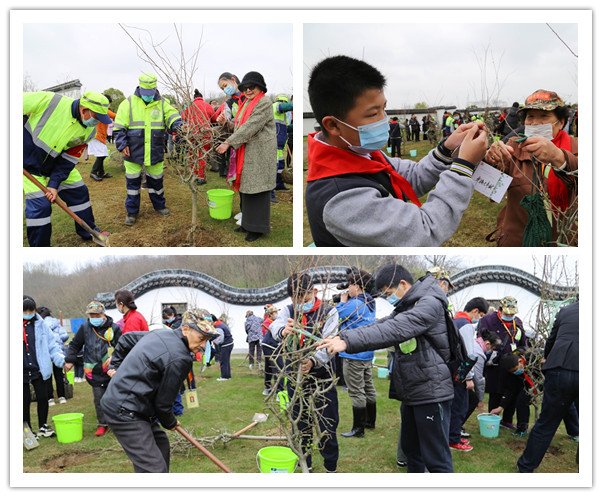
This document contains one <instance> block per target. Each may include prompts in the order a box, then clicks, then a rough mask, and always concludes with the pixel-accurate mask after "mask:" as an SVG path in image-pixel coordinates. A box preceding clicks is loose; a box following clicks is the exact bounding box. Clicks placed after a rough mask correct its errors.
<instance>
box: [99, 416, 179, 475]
mask: <svg viewBox="0 0 602 497" xmlns="http://www.w3.org/2000/svg"><path fill="white" fill-rule="evenodd" d="M105 418H106V420H107V422H108V425H109V428H111V430H112V431H113V433H114V434H115V438H117V441H118V442H119V443H120V444H121V446H122V447H123V450H124V451H125V453H126V454H127V456H128V457H129V459H130V461H132V464H133V465H134V471H135V472H136V473H169V457H170V456H169V451H170V447H169V439H168V438H167V434H166V433H165V432H164V431H163V429H162V428H161V427H160V426H159V423H157V422H156V421H152V422H151V421H150V420H144V419H140V418H137V417H136V415H135V414H134V413H130V412H125V411H124V410H122V411H121V412H120V413H119V414H117V415H113V414H109V413H105Z"/></svg>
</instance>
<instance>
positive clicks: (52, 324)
mask: <svg viewBox="0 0 602 497" xmlns="http://www.w3.org/2000/svg"><path fill="white" fill-rule="evenodd" d="M44 322H45V323H46V324H47V325H48V328H50V331H52V333H53V335H54V339H55V340H56V343H57V344H58V345H59V347H60V348H61V351H62V352H63V354H64V353H65V352H66V349H65V342H66V341H67V340H69V333H67V330H66V329H65V328H63V327H62V326H61V322H60V321H59V320H58V319H57V318H54V317H52V316H46V317H45V318H44Z"/></svg>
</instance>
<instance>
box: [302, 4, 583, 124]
mask: <svg viewBox="0 0 602 497" xmlns="http://www.w3.org/2000/svg"><path fill="white" fill-rule="evenodd" d="M461 15H462V14H460V16H461ZM458 17H459V16H456V18H458ZM551 27H552V28H553V29H554V31H556V32H557V33H558V35H559V36H560V37H561V38H562V40H563V41H564V42H565V43H566V44H567V45H568V46H569V47H570V49H571V50H572V51H573V52H575V53H576V54H578V52H579V47H578V45H577V31H578V30H577V24H574V23H573V24H551ZM303 34H304V37H303V62H304V92H305V93H304V111H306V112H309V111H311V107H310V105H309V100H308V99H307V96H306V95H307V93H306V89H307V81H308V78H309V71H310V70H311V68H312V67H313V66H314V65H315V64H316V63H318V62H319V61H320V60H322V59H324V58H325V57H328V56H333V55H348V56H350V57H355V58H358V59H362V60H365V61H366V62H368V63H370V64H372V65H373V66H375V67H376V68H377V69H379V70H380V71H381V72H382V73H383V74H384V76H385V77H386V79H387V87H386V90H385V93H386V97H387V100H388V107H389V108H408V107H410V108H412V107H414V105H415V104H416V103H417V102H426V103H427V105H429V106H439V105H442V106H447V105H449V106H451V105H455V106H457V107H465V106H466V105H469V104H472V103H475V102H478V101H480V100H484V98H483V96H484V95H487V93H489V95H490V97H496V96H498V95H499V98H500V99H501V100H502V101H505V102H506V103H508V104H512V102H513V101H515V100H516V101H519V102H523V101H524V99H525V98H526V97H527V96H528V95H529V94H531V93H532V92H533V91H535V90H537V89H539V88H544V89H549V90H555V91H556V92H557V93H558V94H559V95H560V96H561V97H562V98H563V99H565V101H568V102H576V101H577V99H578V93H577V58H576V57H575V56H574V55H573V54H571V52H570V51H569V49H568V48H567V47H566V46H565V45H564V44H563V43H562V42H561V41H560V40H559V39H558V37H557V36H556V35H555V34H554V33H553V32H552V30H551V29H550V28H549V27H548V26H547V25H546V24H545V23H539V24H484V23H470V24H454V23H450V24H416V23H410V24H305V25H304V32H303ZM485 62H486V63H485ZM494 65H495V67H494ZM484 67H485V69H484ZM496 70H497V73H498V75H499V76H498V77H497V78H496ZM496 80H497V82H498V83H499V90H498V89H496V87H495V84H496ZM486 86H487V87H488V90H487V91H485V87H486Z"/></svg>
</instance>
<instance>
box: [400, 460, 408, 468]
mask: <svg viewBox="0 0 602 497" xmlns="http://www.w3.org/2000/svg"><path fill="white" fill-rule="evenodd" d="M397 466H399V467H400V468H407V467H408V462H407V461H397Z"/></svg>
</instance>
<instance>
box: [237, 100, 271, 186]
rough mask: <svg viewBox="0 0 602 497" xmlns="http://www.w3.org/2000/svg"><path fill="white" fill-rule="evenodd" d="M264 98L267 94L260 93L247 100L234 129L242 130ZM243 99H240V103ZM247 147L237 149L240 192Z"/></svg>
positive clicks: (238, 115) (243, 145) (242, 146)
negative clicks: (258, 103)
mask: <svg viewBox="0 0 602 497" xmlns="http://www.w3.org/2000/svg"><path fill="white" fill-rule="evenodd" d="M263 97H265V92H261V93H259V94H258V95H257V96H256V97H255V98H253V99H251V100H249V99H246V100H245V101H244V104H243V107H242V109H240V108H239V109H238V113H237V114H236V118H235V119H234V129H238V128H240V127H241V126H242V125H243V124H244V123H245V122H247V119H249V116H250V115H251V113H252V112H253V109H254V108H255V106H256V105H257V102H259V101H260V100H261V99H262V98H263ZM240 101H241V99H240V98H239V102H240ZM245 147H246V143H243V144H242V145H241V146H240V147H238V148H237V149H236V179H235V180H234V191H236V192H237V191H238V190H240V180H241V175H242V168H243V165H244V162H245Z"/></svg>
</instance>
